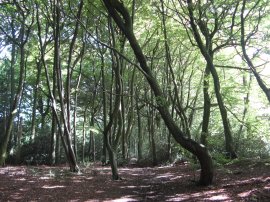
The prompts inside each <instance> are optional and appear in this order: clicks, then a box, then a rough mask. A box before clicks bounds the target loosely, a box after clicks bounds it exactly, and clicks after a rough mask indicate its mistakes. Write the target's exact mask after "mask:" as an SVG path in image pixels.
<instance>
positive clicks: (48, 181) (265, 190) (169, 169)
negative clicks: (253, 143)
mask: <svg viewBox="0 0 270 202" xmlns="http://www.w3.org/2000/svg"><path fill="white" fill-rule="evenodd" d="M119 172H120V175H121V177H122V179H121V180H119V181H113V180H111V173H110V168H109V167H102V166H99V165H91V166H88V167H84V168H82V173H80V174H72V173H70V172H68V169H67V167H64V166H62V167H61V166H60V167H48V166H16V167H13V166H7V167H3V168H0V201H46V202H47V201H72V202H77V201H119V202H124V201H270V161H254V160H253V161H250V160H248V161H241V162H239V163H235V164H232V165H227V166H225V167H223V168H220V169H217V170H216V175H215V179H214V184H213V185H211V186H208V187H200V186H197V185H196V183H195V182H194V181H196V180H198V175H199V170H196V169H195V168H193V167H192V166H191V165H188V164H184V163H183V164H179V165H174V166H162V167H154V168H151V167H145V168H139V167H123V168H120V169H119Z"/></svg>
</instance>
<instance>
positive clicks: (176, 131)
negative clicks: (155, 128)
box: [103, 0, 214, 185]
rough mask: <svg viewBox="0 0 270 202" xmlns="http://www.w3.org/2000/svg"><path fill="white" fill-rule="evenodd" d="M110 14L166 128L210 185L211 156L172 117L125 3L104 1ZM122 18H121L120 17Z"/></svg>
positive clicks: (116, 0)
mask: <svg viewBox="0 0 270 202" xmlns="http://www.w3.org/2000/svg"><path fill="white" fill-rule="evenodd" d="M103 2H104V4H105V6H106V8H107V10H108V12H109V14H110V15H111V16H112V17H113V19H114V21H115V22H116V24H117V25H118V27H119V28H120V29H121V31H122V32H123V33H124V34H125V36H126V37H127V39H128V40H129V43H130V45H131V47H132V49H133V51H134V54H135V56H136V58H137V60H138V61H139V63H140V68H141V69H142V70H143V73H144V76H145V77H146V79H147V81H148V83H149V85H150V87H151V89H152V90H153V92H154V95H155V98H156V102H157V109H158V111H159V112H160V114H161V117H162V118H163V120H164V122H165V124H166V126H167V127H168V129H169V131H170V133H171V134H172V135H173V137H174V138H175V140H176V141H177V142H178V143H179V144H180V145H181V146H182V147H183V148H185V149H186V150H188V151H190V152H191V153H192V154H194V155H195V156H196V157H197V158H198V159H199V162H200V164H201V175H200V181H199V183H200V184H201V185H209V184H211V183H212V180H213V173H214V171H213V163H212V159H211V156H210V155H209V153H208V150H207V149H206V148H205V147H204V146H202V145H200V144H198V143H197V142H195V141H194V140H192V139H189V138H186V137H185V134H184V133H183V132H182V131H181V130H180V128H179V127H178V126H177V125H176V123H175V122H174V120H173V119H172V116H171V115H170V113H169V110H168V107H167V105H166V104H165V103H164V100H165V97H164V95H163V93H162V90H161V88H160V86H159V84H158V83H157V80H156V78H155V77H154V76H153V74H152V71H151V70H150V68H149V66H148V65H147V62H146V59H145V56H144V54H143V52H142V49H141V47H140V45H139V43H138V41H137V39H136V37H135V35H134V33H133V30H132V23H131V22H132V20H131V17H130V15H129V12H128V10H127V9H126V8H125V7H124V5H123V3H121V2H120V1H118V0H103ZM119 14H120V15H121V16H120V15H119Z"/></svg>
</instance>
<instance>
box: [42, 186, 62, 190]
mask: <svg viewBox="0 0 270 202" xmlns="http://www.w3.org/2000/svg"><path fill="white" fill-rule="evenodd" d="M65 187H66V186H62V185H55V186H49V185H44V186H43V187H41V188H43V189H56V188H65Z"/></svg>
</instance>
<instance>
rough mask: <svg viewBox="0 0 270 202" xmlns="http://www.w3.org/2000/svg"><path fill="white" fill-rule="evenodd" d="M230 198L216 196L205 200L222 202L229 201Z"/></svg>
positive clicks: (223, 195)
mask: <svg viewBox="0 0 270 202" xmlns="http://www.w3.org/2000/svg"><path fill="white" fill-rule="evenodd" d="M229 199H230V197H229V196H228V195H227V194H220V195H217V196H212V197H210V198H207V200H209V201H223V200H229Z"/></svg>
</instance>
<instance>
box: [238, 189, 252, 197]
mask: <svg viewBox="0 0 270 202" xmlns="http://www.w3.org/2000/svg"><path fill="white" fill-rule="evenodd" d="M254 191H257V189H251V190H248V191H245V192H242V193H240V194H238V196H240V197H241V198H244V197H248V196H249V195H250V194H252V192H254Z"/></svg>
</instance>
